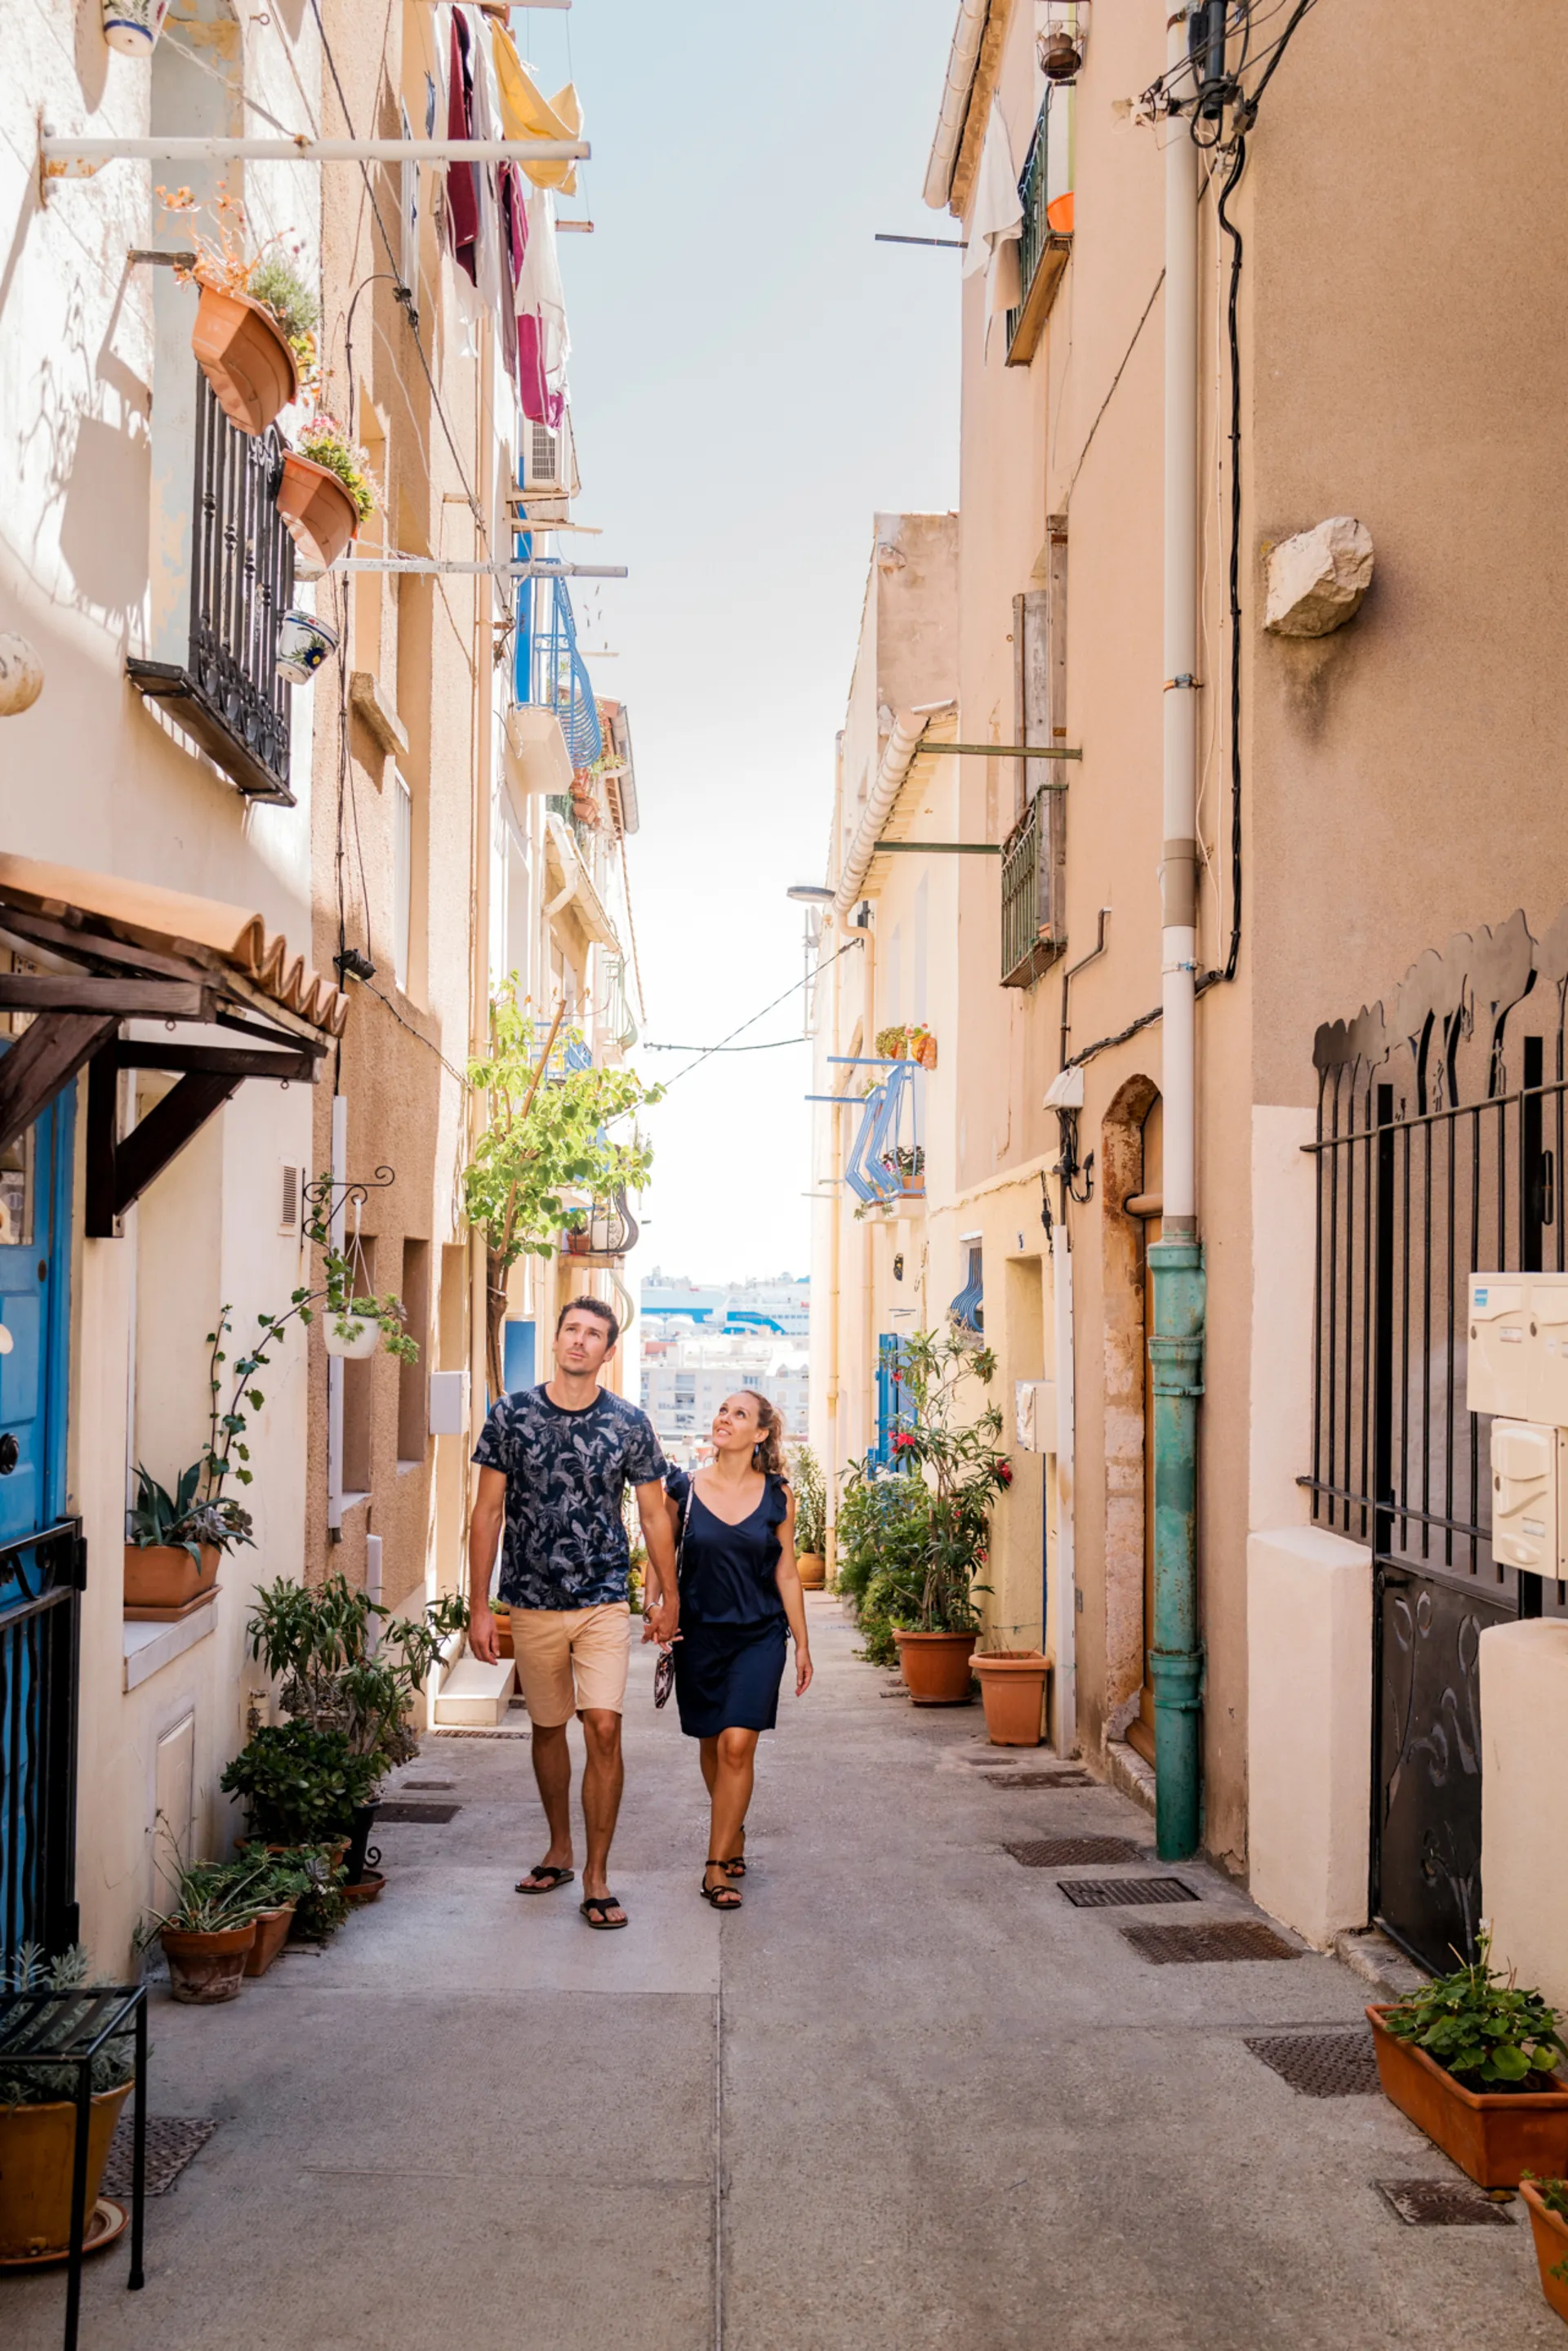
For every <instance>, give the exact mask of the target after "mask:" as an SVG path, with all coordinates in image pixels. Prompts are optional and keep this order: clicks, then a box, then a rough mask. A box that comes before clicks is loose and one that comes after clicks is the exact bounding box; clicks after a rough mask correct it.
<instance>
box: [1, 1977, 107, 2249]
mask: <svg viewBox="0 0 1568 2351" xmlns="http://www.w3.org/2000/svg"><path fill="white" fill-rule="evenodd" d="M92 1980H93V1976H92V1965H91V1961H90V1960H89V1959H88V1954H87V1952H86V1950H85V1949H83V1948H82V1946H81V1944H79V1943H76V1944H73V1945H72V1946H71V1948H70V1949H69V1950H67V1951H64V1952H62V1953H61V1954H60V1955H59V1957H58V1958H57V1959H45V1958H44V1956H43V1953H42V1952H41V1951H40V1950H39V1949H38V1948H37V1946H36V1944H31V1943H25V1944H24V1945H23V1946H22V1948H21V1949H20V1950H19V1951H16V1952H15V1953H13V1954H10V1955H7V1954H6V1953H5V1952H0V1992H73V1991H78V1990H81V1991H83V1992H84V2002H83V2006H82V2007H78V2006H75V2005H73V2006H71V2007H69V2008H67V2009H63V2010H61V2011H59V2012H58V2014H57V2015H56V2016H54V2017H52V2018H51V2019H50V2020H49V2022H48V2023H47V2026H46V2027H45V2029H44V2032H43V2033H42V2035H41V2037H40V2039H39V2041H38V2043H37V2044H36V2045H37V2048H38V2051H39V2053H40V2054H41V2055H42V2054H47V2052H48V2051H49V2049H51V2048H60V2047H64V2046H65V2045H66V2043H68V2042H69V2040H70V2038H71V2036H72V2034H73V2033H74V2032H75V2031H76V2029H77V2027H78V2025H79V2024H80V2022H82V2019H83V2013H84V2009H85V2004H86V1987H87V1986H88V1985H89V1984H90V1983H91V1981H92ZM135 2062H136V2042H135V2037H134V2035H133V2034H132V2033H130V2032H125V2033H119V2034H117V2035H116V2036H115V2038H114V2039H113V2040H112V2041H109V2042H106V2043H105V2044H104V2046H103V2047H102V2048H101V2049H100V2050H99V2053H98V2054H97V2056H96V2057H95V2058H94V2059H93V2061H92V2087H91V2108H90V2113H89V2117H88V2171H87V2211H88V2222H89V2224H90V2222H91V2220H92V2215H93V2210H94V2208H95V2206H96V2205H97V2203H98V2199H99V2189H100V2188H101V2186H102V2184H103V2167H104V2164H105V2163H106V2161H107V2160H108V2158H109V2141H110V2139H112V2138H113V2137H114V2126H115V2125H116V2123H118V2122H119V2110H120V2108H121V2106H123V2105H124V2104H125V2101H126V2099H127V2098H128V2097H129V2095H130V2085H131V2075H132V2072H133V2069H134V2066H135ZM76 2095H77V2069H76V2067H75V2066H74V2065H61V2066H60V2067H59V2069H58V2071H55V2070H54V2069H52V2068H49V2067H46V2066H33V2065H16V2066H7V2065H6V2064H5V2058H4V2057H0V2262H35V2261H50V2260H54V2259H58V2260H60V2261H64V2259H65V2258H66V2254H67V2250H68V2247H69V2242H70V2230H71V2177H72V2172H73V2169H74V2166H75V2159H76V2145H77V2108H76ZM91 2239H92V2231H91V2229H90V2225H89V2230H88V2242H89V2243H90V2242H91Z"/></svg>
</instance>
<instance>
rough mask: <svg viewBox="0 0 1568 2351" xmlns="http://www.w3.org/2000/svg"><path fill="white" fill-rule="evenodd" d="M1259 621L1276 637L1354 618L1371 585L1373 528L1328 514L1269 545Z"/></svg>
mask: <svg viewBox="0 0 1568 2351" xmlns="http://www.w3.org/2000/svg"><path fill="white" fill-rule="evenodd" d="M1267 574H1268V601H1267V602H1266V604H1265V606H1264V610H1263V626H1264V628H1265V629H1267V630H1268V631H1269V632H1271V634H1272V635H1274V636H1276V637H1326V636H1331V635H1332V634H1333V632H1334V630H1335V629H1342V628H1343V627H1344V626H1345V622H1346V621H1348V620H1351V619H1352V618H1354V616H1355V613H1357V612H1358V611H1360V609H1361V605H1362V601H1363V600H1364V598H1365V597H1366V591H1367V590H1368V589H1369V588H1370V587H1371V585H1372V533H1371V532H1370V531H1369V530H1368V529H1367V528H1366V524H1365V523H1364V522H1357V521H1356V519H1355V516H1354V515H1330V517H1328V519H1327V521H1326V522H1320V523H1318V524H1316V525H1315V526H1314V528H1313V529H1311V530H1302V531H1297V532H1296V534H1295V536H1294V537H1293V538H1282V539H1281V540H1280V542H1279V544H1278V546H1276V547H1272V548H1270V549H1269V556H1268V565H1267Z"/></svg>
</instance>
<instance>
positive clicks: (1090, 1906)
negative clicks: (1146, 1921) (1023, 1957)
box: [1056, 1877, 1202, 1910]
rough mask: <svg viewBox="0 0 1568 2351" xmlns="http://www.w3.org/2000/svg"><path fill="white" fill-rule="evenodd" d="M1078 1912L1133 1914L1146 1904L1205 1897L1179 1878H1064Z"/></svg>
mask: <svg viewBox="0 0 1568 2351" xmlns="http://www.w3.org/2000/svg"><path fill="white" fill-rule="evenodd" d="M1056 1884H1057V1887H1058V1889H1059V1891H1060V1892H1062V1893H1063V1894H1064V1895H1065V1896H1066V1897H1067V1899H1068V1901H1069V1902H1070V1903H1071V1904H1072V1905H1073V1907H1074V1909H1075V1910H1121V1909H1126V1910H1130V1909H1131V1908H1132V1907H1134V1905H1135V1904H1143V1903H1146V1902H1197V1901H1199V1900H1201V1898H1202V1897H1201V1896H1199V1895H1197V1894H1194V1892H1193V1891H1192V1888H1191V1886H1183V1884H1182V1882H1181V1880H1180V1878H1179V1877H1060V1878H1058V1879H1057V1881H1056Z"/></svg>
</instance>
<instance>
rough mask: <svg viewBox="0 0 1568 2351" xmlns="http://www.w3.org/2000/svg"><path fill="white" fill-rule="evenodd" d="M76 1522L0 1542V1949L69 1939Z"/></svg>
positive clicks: (61, 1944) (79, 1570)
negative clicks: (20, 1539) (22, 1537)
mask: <svg viewBox="0 0 1568 2351" xmlns="http://www.w3.org/2000/svg"><path fill="white" fill-rule="evenodd" d="M85 1557H86V1546H85V1544H84V1543H83V1541H82V1539H81V1520H79V1519H65V1520H61V1521H60V1523H59V1524H58V1525H57V1526H53V1527H50V1528H48V1529H47V1531H45V1532H44V1533H42V1534H36V1535H28V1536H26V1537H25V1538H24V1539H23V1540H22V1541H17V1542H12V1543H7V1544H6V1545H5V1547H4V1549H0V1951H7V1950H10V1951H15V1950H16V1949H19V1948H20V1947H21V1945H22V1944H24V1943H28V1942H32V1943H39V1944H41V1945H42V1946H43V1947H44V1949H46V1950H48V1951H58V1950H61V1949H64V1948H65V1946H66V1945H67V1944H68V1943H70V1942H72V1941H74V1939H75V1938H76V1931H77V1915H76V1902H75V1893H74V1888H75V1846H76V1706H77V1644H78V1610H79V1602H78V1593H79V1591H80V1588H81V1583H82V1576H83V1573H84V1561H85Z"/></svg>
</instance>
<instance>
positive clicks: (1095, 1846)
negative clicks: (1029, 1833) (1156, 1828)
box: [1002, 1836, 1143, 1869]
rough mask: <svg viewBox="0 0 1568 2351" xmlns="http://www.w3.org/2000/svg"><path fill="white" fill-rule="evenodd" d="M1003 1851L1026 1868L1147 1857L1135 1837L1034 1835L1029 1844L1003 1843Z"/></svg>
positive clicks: (1062, 1866) (1063, 1866)
mask: <svg viewBox="0 0 1568 2351" xmlns="http://www.w3.org/2000/svg"><path fill="white" fill-rule="evenodd" d="M1002 1851H1003V1852H1004V1853H1010V1854H1011V1855H1012V1858H1013V1860H1014V1861H1020V1862H1022V1863H1023V1866H1024V1868H1025V1869H1064V1868H1072V1867H1073V1866H1074V1865H1075V1864H1077V1863H1080V1862H1091V1861H1140V1860H1141V1859H1142V1858H1143V1853H1142V1848H1141V1846H1139V1845H1137V1844H1134V1843H1133V1841H1132V1839H1131V1837H1114V1836H1058V1837H1033V1838H1031V1839H1030V1841H1029V1842H1028V1843H1027V1844H1008V1845H1003V1847H1002Z"/></svg>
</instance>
